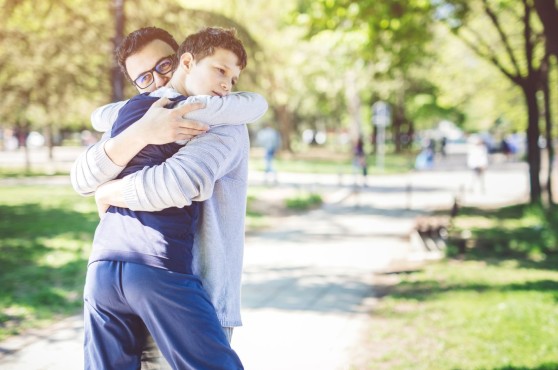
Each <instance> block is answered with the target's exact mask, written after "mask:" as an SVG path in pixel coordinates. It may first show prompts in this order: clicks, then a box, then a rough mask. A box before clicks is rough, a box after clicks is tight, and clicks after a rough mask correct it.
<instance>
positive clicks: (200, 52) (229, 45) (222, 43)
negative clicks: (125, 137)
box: [178, 27, 248, 70]
mask: <svg viewBox="0 0 558 370" xmlns="http://www.w3.org/2000/svg"><path fill="white" fill-rule="evenodd" d="M216 48H222V49H226V50H229V51H232V52H233V53H234V54H236V56H237V57H238V66H239V67H240V69H241V70H242V69H244V68H245V67H246V64H247V63H248V57H247V55H246V50H245V49H244V45H242V41H240V39H239V38H238V37H237V36H236V29H234V28H221V27H206V28H203V29H202V30H200V31H199V32H196V33H194V34H192V35H190V36H188V37H186V40H184V42H183V43H182V44H181V45H180V47H179V48H178V57H179V58H180V57H181V56H182V54H184V53H190V54H192V55H193V56H194V59H195V60H197V61H200V60H202V59H203V58H205V57H207V56H210V55H213V54H214V53H215V49H216Z"/></svg>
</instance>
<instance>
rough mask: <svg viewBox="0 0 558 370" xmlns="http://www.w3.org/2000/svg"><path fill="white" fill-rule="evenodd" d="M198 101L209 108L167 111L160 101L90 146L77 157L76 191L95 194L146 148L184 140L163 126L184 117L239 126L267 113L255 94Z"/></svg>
mask: <svg viewBox="0 0 558 370" xmlns="http://www.w3.org/2000/svg"><path fill="white" fill-rule="evenodd" d="M194 99H201V104H205V108H204V109H200V110H199V111H196V110H195V109H196V104H200V103H199V102H198V103H195V104H184V105H181V106H179V107H177V108H174V109H166V108H163V106H164V104H165V101H164V98H162V99H159V101H158V102H157V103H155V104H154V105H153V106H152V107H151V108H150V109H149V111H148V112H147V113H146V115H145V116H144V117H143V118H142V119H140V121H138V122H136V123H134V124H133V125H131V126H130V127H129V128H127V129H126V130H124V131H123V132H122V133H121V134H120V135H117V136H116V137H114V138H109V137H108V135H105V136H104V137H103V139H102V140H101V141H99V142H98V143H97V144H95V145H93V146H91V147H89V148H88V149H87V150H86V152H85V153H83V154H82V155H80V156H79V157H78V158H77V160H76V161H75V162H74V165H73V167H72V170H71V173H70V176H71V181H72V186H73V188H74V190H75V191H76V192H78V193H79V194H81V195H93V193H94V192H95V190H96V189H97V188H98V187H99V186H100V185H101V184H104V183H106V182H107V181H110V180H112V179H114V178H116V176H118V174H119V173H120V172H121V171H122V170H123V169H124V167H125V165H126V164H127V163H128V161H129V160H130V159H131V158H133V157H134V156H135V155H136V154H137V153H138V152H139V151H140V150H141V149H143V147H145V145H148V144H165V143H169V142H172V141H175V140H180V139H184V138H183V137H176V136H175V137H172V135H168V131H172V130H169V129H168V127H165V126H162V125H166V124H167V123H168V120H171V121H172V122H175V123H176V122H178V124H179V123H180V122H183V121H184V120H183V119H182V116H184V115H185V116H186V118H189V114H190V113H193V112H197V114H198V115H199V116H197V118H196V119H199V120H200V121H202V122H204V123H206V124H223V123H233V124H239V123H243V122H252V121H255V120H257V119H258V118H260V117H261V116H262V115H263V114H264V113H265V111H266V110H267V102H266V101H265V99H264V98H263V97H262V96H261V95H259V94H255V93H234V94H230V95H228V96H226V97H223V98H221V97H209V96H207V97H192V98H191V100H194ZM229 100H231V103H229ZM167 102H168V101H167ZM232 102H234V104H233V103H232ZM192 107H193V108H192ZM198 107H201V105H200V106H198ZM108 116H112V117H116V116H117V114H116V115H114V114H108ZM164 119H167V120H164ZM142 120H143V121H142ZM111 126H112V124H111ZM164 128H165V129H164ZM165 132H167V134H165ZM175 156H176V154H175Z"/></svg>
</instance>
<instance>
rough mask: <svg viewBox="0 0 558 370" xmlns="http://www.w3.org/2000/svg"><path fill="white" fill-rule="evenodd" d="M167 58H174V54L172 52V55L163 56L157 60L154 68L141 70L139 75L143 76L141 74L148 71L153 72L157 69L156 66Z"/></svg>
mask: <svg viewBox="0 0 558 370" xmlns="http://www.w3.org/2000/svg"><path fill="white" fill-rule="evenodd" d="M167 58H172V54H171V55H167V56H166V57H162V58H161V59H159V60H158V61H156V62H155V64H154V65H153V67H152V68H150V69H148V70H147V71H143V72H141V73H140V74H139V75H138V77H139V76H141V75H143V74H145V73H147V72H153V70H154V69H155V67H157V64H159V63H161V62H162V61H163V59H167Z"/></svg>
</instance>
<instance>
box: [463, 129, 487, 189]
mask: <svg viewBox="0 0 558 370" xmlns="http://www.w3.org/2000/svg"><path fill="white" fill-rule="evenodd" d="M467 167H469V168H470V169H471V170H472V171H473V178H472V179H471V184H470V187H469V190H470V191H471V192H473V191H474V190H475V185H476V184H477V183H478V184H479V188H480V191H481V192H482V193H484V192H485V190H486V189H485V184H484V174H485V172H486V168H487V167H488V148H487V146H486V144H485V142H484V141H483V140H482V138H481V137H480V136H477V135H473V136H471V137H470V138H469V143H468V145H467Z"/></svg>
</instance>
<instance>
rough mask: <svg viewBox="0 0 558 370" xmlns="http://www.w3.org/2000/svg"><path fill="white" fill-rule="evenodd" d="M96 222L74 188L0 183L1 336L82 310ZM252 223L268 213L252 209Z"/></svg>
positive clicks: (91, 203) (85, 200)
mask: <svg viewBox="0 0 558 370" xmlns="http://www.w3.org/2000/svg"><path fill="white" fill-rule="evenodd" d="M255 196H257V194H256V195H255ZM251 197H252V198H253V197H254V195H252V196H251ZM97 223H98V215H97V211H96V207H95V201H94V199H93V198H92V197H89V198H83V197H81V196H79V195H77V194H75V193H74V191H73V190H72V189H71V188H70V187H67V186H17V187H16V186H9V187H0V287H1V289H0V340H2V339H4V338H6V337H7V336H10V335H14V334H17V333H20V332H21V331H23V330H25V329H28V328H32V327H40V326H43V325H47V324H49V323H52V322H53V321H54V320H56V319H57V318H60V317H63V316H67V315H71V314H76V313H79V312H80V311H81V309H82V306H83V302H82V291H83V285H84V282H85V273H86V269H87V259H88V257H89V252H90V249H91V241H92V239H93V234H94V231H95V228H96V226H97ZM247 225H248V226H249V227H250V226H251V227H252V228H258V227H263V226H262V225H266V222H265V216H264V215H262V214H260V213H258V212H255V211H252V210H250V208H249V209H248V216H247Z"/></svg>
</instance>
